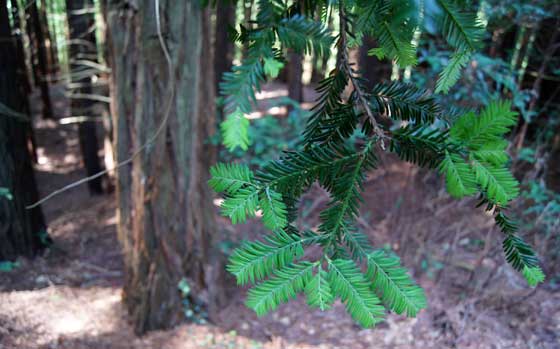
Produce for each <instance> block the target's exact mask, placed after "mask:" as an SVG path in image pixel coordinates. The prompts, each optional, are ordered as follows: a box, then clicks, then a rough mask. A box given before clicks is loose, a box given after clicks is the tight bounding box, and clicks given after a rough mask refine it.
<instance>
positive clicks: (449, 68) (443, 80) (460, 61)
mask: <svg viewBox="0 0 560 349" xmlns="http://www.w3.org/2000/svg"><path fill="white" fill-rule="evenodd" d="M470 59H471V52H468V51H459V52H455V53H453V55H452V56H451V58H450V59H449V63H448V64H447V65H446V66H445V68H443V71H442V72H441V73H440V75H439V77H438V81H437V83H436V93H448V92H449V90H450V89H451V87H453V85H455V83H457V81H459V78H460V77H461V71H462V70H463V68H464V67H465V66H466V65H467V63H469V61H470Z"/></svg>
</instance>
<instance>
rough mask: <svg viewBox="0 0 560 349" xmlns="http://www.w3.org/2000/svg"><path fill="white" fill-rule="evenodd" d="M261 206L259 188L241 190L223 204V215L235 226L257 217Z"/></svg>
mask: <svg viewBox="0 0 560 349" xmlns="http://www.w3.org/2000/svg"><path fill="white" fill-rule="evenodd" d="M258 204H259V188H257V187H248V188H242V189H239V190H238V191H237V192H235V194H233V195H232V196H229V197H227V198H226V199H225V200H224V201H223V202H222V204H221V206H220V208H221V213H222V215H224V216H226V217H229V218H230V219H231V222H232V223H233V224H237V223H242V222H245V221H246V220H247V218H251V217H254V216H255V213H256V211H257V209H258Z"/></svg>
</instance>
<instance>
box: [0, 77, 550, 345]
mask: <svg viewBox="0 0 560 349" xmlns="http://www.w3.org/2000/svg"><path fill="white" fill-rule="evenodd" d="M272 88H273V89H274V90H275V91H276V92H278V90H279V89H280V90H279V91H280V92H283V91H282V90H281V89H282V87H281V86H280V87H279V86H274V87H272ZM54 94H55V95H56V96H58V98H54V99H55V100H56V101H57V110H58V112H59V114H60V115H66V114H64V113H65V112H66V111H67V108H66V106H65V102H64V98H63V97H62V95H63V90H58V89H56V90H55V92H54ZM280 94H282V93H280ZM308 94H309V93H308ZM56 96H55V97H56ZM35 109H37V108H35ZM36 126H37V130H36V133H37V135H36V136H37V140H38V145H39V165H38V168H37V169H38V172H37V177H38V181H39V186H40V191H41V193H42V195H45V194H47V193H49V192H50V191H52V190H54V189H57V188H59V187H61V186H63V185H65V184H67V183H69V182H71V181H73V180H77V179H79V178H80V177H81V176H82V175H83V173H82V169H81V165H80V155H79V145H78V139H77V132H76V129H75V125H57V124H56V123H55V122H45V121H39V122H37V125H36ZM365 188H366V191H365V202H364V204H363V206H362V207H363V209H362V213H363V215H362V218H361V219H360V221H359V228H360V229H361V230H362V231H363V232H364V233H366V234H367V235H368V236H369V237H370V239H371V240H372V242H373V243H374V244H375V245H376V246H390V247H391V248H393V250H395V252H396V253H398V254H399V255H400V256H403V262H404V264H405V265H406V266H408V267H413V266H414V268H412V270H413V273H414V277H415V279H416V280H417V281H418V282H419V283H420V284H421V285H422V286H423V287H424V288H425V290H426V292H427V297H428V301H429V307H428V309H427V310H424V311H422V312H421V313H420V314H419V316H418V317H417V318H416V319H406V318H404V317H402V316H396V315H389V316H387V320H386V321H385V322H383V323H381V324H380V325H378V326H377V327H376V328H375V329H370V330H364V329H361V328H359V327H358V326H356V325H355V324H354V323H353V321H352V320H351V319H350V318H349V316H348V315H347V314H346V312H345V310H344V306H343V305H342V304H340V303H337V304H336V305H335V306H334V308H333V309H332V310H330V311H326V312H320V311H311V310H308V308H307V307H306V306H305V304H304V303H305V302H304V299H301V298H300V299H297V300H296V301H293V302H290V303H289V304H287V305H283V306H281V307H280V308H279V310H278V311H276V312H274V313H272V314H270V315H268V316H265V317H263V318H260V319H257V317H256V316H255V315H254V314H253V313H252V312H251V311H249V310H248V309H246V308H245V307H244V306H243V301H244V294H245V291H244V290H241V289H237V288H235V287H233V284H232V285H230V286H231V291H230V297H228V298H229V300H230V302H229V304H228V305H227V306H226V307H225V308H224V309H223V310H222V311H221V313H220V314H219V316H218V319H217V320H216V321H215V323H213V324H192V323H190V324H189V323H185V324H183V325H181V326H178V327H176V328H174V329H171V330H167V331H156V332H152V333H149V334H148V335H146V336H143V337H137V336H135V335H134V333H133V332H132V330H131V326H130V325H129V324H128V322H127V316H126V312H125V310H124V308H123V307H122V305H121V302H120V299H121V287H122V283H123V274H122V259H121V253H120V249H119V245H118V242H117V238H116V226H115V224H116V216H115V205H114V196H113V195H112V194H109V195H104V196H98V197H90V196H89V195H88V193H87V188H86V187H85V186H81V187H79V188H77V189H74V190H72V191H68V192H65V193H63V194H62V195H60V196H58V197H56V198H54V199H52V200H50V201H48V202H47V203H46V204H45V205H44V206H43V209H44V212H45V214H46V217H47V221H48V223H49V232H50V234H51V236H52V238H53V239H54V241H55V245H54V246H53V247H52V248H51V249H49V250H48V251H46V252H45V254H44V255H43V256H40V257H37V258H35V259H34V260H27V259H20V260H19V263H20V265H19V267H17V268H16V269H14V270H13V271H9V272H0V349H12V348H44V349H47V348H49V349H51V348H53V349H54V348H66V349H81V348H117V349H121V348H122V349H125V348H161V349H183V348H184V349H186V348H271V349H272V348H275V349H276V348H277V349H280V348H345V349H346V348H348V349H354V348H355V349H361V348H402V349H405V348H543V349H558V348H560V290H559V289H558V287H557V286H552V285H550V284H548V285H545V286H543V287H539V288H538V289H529V288H528V287H526V285H525V283H524V281H523V280H522V278H521V277H519V276H518V275H517V274H516V273H515V272H514V271H513V270H511V268H510V267H508V266H507V265H505V264H504V262H503V256H502V253H501V248H500V241H501V237H500V236H499V234H500V233H499V232H498V231H497V230H496V229H494V228H493V221H492V219H491V217H489V216H488V215H486V214H485V213H484V212H483V211H482V210H481V209H474V208H473V207H474V206H475V201H474V200H462V201H456V200H451V199H450V198H449V197H448V196H447V195H446V194H445V191H444V189H443V185H442V181H441V179H440V178H439V177H438V176H437V175H434V174H431V173H428V172H424V171H421V170H417V169H416V168H414V167H412V166H409V165H407V164H405V163H402V162H400V161H397V160H396V159H394V158H392V157H389V156H383V157H381V161H380V164H379V169H378V170H376V171H374V172H372V173H371V174H370V176H369V177H368V179H367V184H366V187H365ZM327 201H328V197H327V195H326V193H325V192H323V191H322V190H321V189H320V188H316V187H314V188H312V189H311V191H310V193H308V194H307V195H306V196H305V197H304V199H303V201H302V205H303V207H304V209H303V210H302V211H303V215H304V216H305V222H308V223H309V222H311V224H310V226H311V227H313V226H314V225H315V224H316V223H317V221H318V212H319V210H320V209H321V207H323V206H324V205H325V204H326V202H327ZM219 222H220V224H219V227H220V229H221V230H222V232H225V233H227V235H228V236H230V238H231V244H232V245H233V244H235V242H236V241H239V240H241V239H244V238H249V237H255V236H258V235H259V234H262V233H263V232H264V230H263V228H262V227H261V226H260V224H259V223H257V222H250V223H247V224H244V225H239V226H235V227H231V226H230V225H229V223H228V221H227V220H226V219H223V218H219ZM543 259H544V261H545V263H546V256H544V258H543ZM475 269H476V270H477V272H476V273H474V270H475Z"/></svg>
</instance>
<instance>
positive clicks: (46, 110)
mask: <svg viewBox="0 0 560 349" xmlns="http://www.w3.org/2000/svg"><path fill="white" fill-rule="evenodd" d="M25 8H26V11H27V14H28V16H27V31H28V35H29V38H30V40H29V42H30V44H31V52H32V62H33V72H34V77H35V85H36V86H38V87H39V89H40V91H41V101H42V102H43V106H42V108H43V109H42V110H43V118H44V119H52V118H53V112H52V103H51V96H50V94H49V81H48V76H49V66H48V64H49V58H48V54H49V53H48V50H47V47H46V37H45V33H44V32H43V29H44V28H43V26H42V24H41V17H40V15H39V9H38V8H37V1H32V2H30V3H29V4H28V5H26V7H25Z"/></svg>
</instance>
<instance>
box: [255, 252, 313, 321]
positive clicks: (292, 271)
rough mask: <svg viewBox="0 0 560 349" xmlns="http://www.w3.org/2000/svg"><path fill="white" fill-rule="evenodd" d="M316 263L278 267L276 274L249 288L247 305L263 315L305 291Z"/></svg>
mask: <svg viewBox="0 0 560 349" xmlns="http://www.w3.org/2000/svg"><path fill="white" fill-rule="evenodd" d="M314 267H315V264H313V263H309V262H301V263H299V264H292V265H288V266H286V267H284V268H282V269H278V270H277V271H276V272H275V273H274V276H273V277H272V278H270V279H268V280H266V281H264V282H262V283H260V284H258V285H257V286H255V287H253V288H252V289H250V290H249V295H248V297H247V302H246V304H247V306H248V307H249V308H251V309H253V310H254V311H255V312H256V313H257V315H259V316H262V315H265V314H267V313H268V312H269V311H272V310H274V309H276V308H277V307H278V306H279V305H280V304H281V303H286V302H287V301H289V300H290V299H293V298H296V295H297V294H298V293H299V292H301V291H303V289H304V288H305V285H306V284H307V283H308V282H309V280H310V279H311V277H312V271H313V268H314Z"/></svg>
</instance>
